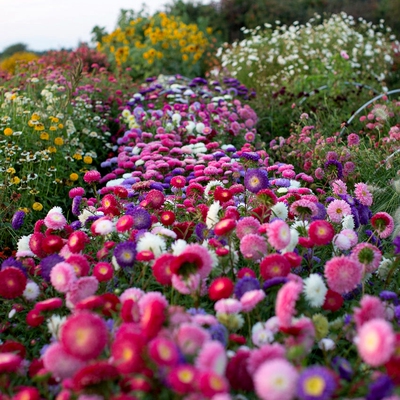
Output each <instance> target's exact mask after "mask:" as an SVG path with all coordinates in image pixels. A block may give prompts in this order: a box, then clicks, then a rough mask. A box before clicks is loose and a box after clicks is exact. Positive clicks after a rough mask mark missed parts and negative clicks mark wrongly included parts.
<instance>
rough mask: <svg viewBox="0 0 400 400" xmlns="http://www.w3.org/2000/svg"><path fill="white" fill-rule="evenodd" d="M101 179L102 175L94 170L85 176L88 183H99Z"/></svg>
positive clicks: (84, 178)
mask: <svg viewBox="0 0 400 400" xmlns="http://www.w3.org/2000/svg"><path fill="white" fill-rule="evenodd" d="M100 179H101V174H100V172H98V171H95V170H92V171H87V172H85V175H83V180H84V181H85V182H86V183H92V182H98V181H99V180H100Z"/></svg>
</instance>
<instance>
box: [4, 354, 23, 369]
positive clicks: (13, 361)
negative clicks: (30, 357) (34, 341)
mask: <svg viewBox="0 0 400 400" xmlns="http://www.w3.org/2000/svg"><path fill="white" fill-rule="evenodd" d="M21 361H22V358H21V357H20V356H18V355H16V354H14V353H0V374H2V373H3V372H7V373H10V372H15V371H16V370H17V369H18V367H19V366H20V364H21Z"/></svg>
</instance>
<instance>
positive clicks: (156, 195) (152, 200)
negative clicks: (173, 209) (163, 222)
mask: <svg viewBox="0 0 400 400" xmlns="http://www.w3.org/2000/svg"><path fill="white" fill-rule="evenodd" d="M145 201H146V202H147V203H148V206H149V207H151V208H154V209H158V208H160V207H161V206H162V205H163V204H164V202H165V196H164V194H163V193H162V192H160V191H159V190H157V189H152V190H150V192H149V193H147V195H146V198H145Z"/></svg>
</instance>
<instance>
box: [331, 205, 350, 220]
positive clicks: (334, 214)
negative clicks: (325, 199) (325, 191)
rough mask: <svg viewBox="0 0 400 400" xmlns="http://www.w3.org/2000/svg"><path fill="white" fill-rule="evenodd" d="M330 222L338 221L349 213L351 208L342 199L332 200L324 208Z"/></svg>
mask: <svg viewBox="0 0 400 400" xmlns="http://www.w3.org/2000/svg"><path fill="white" fill-rule="evenodd" d="M326 211H327V213H328V216H329V218H330V219H331V221H332V222H340V221H341V220H342V218H343V217H345V216H346V215H350V214H351V208H350V205H349V204H348V203H346V202H345V201H344V200H333V201H331V202H330V203H329V205H328V207H327V209H326Z"/></svg>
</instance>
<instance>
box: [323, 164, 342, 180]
mask: <svg viewBox="0 0 400 400" xmlns="http://www.w3.org/2000/svg"><path fill="white" fill-rule="evenodd" d="M324 167H325V170H329V171H332V167H333V171H335V170H336V171H335V172H336V177H337V178H338V179H342V178H343V166H342V163H341V162H339V161H336V160H330V161H327V162H326V163H325V164H324ZM333 171H332V172H333Z"/></svg>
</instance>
